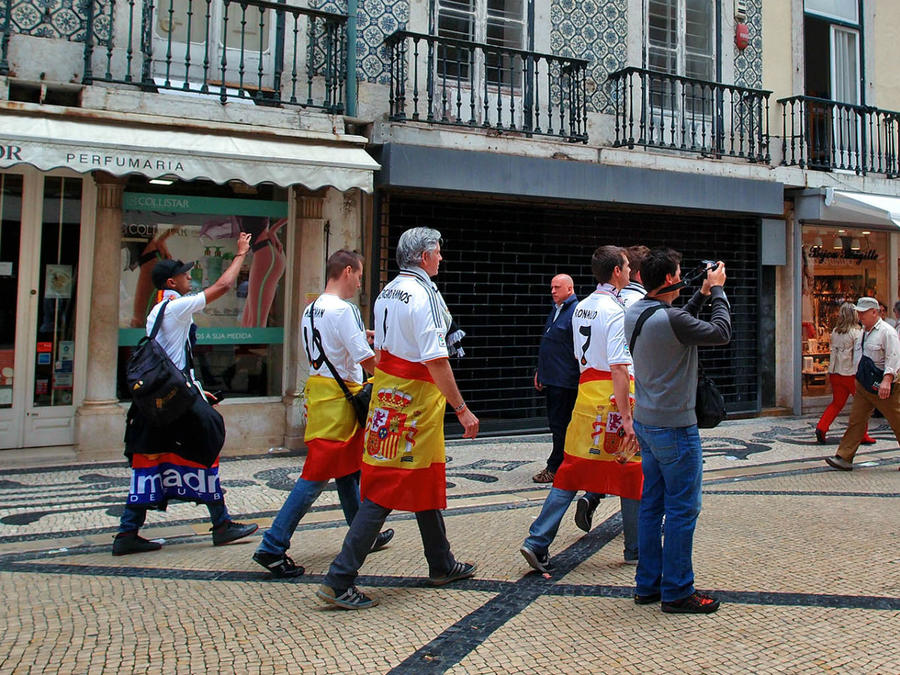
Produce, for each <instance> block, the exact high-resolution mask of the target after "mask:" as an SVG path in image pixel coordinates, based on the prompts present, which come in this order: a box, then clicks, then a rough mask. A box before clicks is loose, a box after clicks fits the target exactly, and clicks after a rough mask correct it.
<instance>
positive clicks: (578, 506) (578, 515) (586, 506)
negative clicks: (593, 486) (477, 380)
mask: <svg viewBox="0 0 900 675" xmlns="http://www.w3.org/2000/svg"><path fill="white" fill-rule="evenodd" d="M596 510H597V505H596V504H594V503H592V502H591V500H590V499H588V496H587V495H582V496H581V497H579V498H578V501H577V502H575V524H576V525H577V526H578V528H579V529H581V530H584V531H585V532H590V531H591V520H593V518H594V511H596Z"/></svg>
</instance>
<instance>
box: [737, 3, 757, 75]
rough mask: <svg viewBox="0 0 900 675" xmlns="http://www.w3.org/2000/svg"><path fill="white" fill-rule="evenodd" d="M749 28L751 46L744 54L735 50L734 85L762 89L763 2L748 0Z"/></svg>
mask: <svg viewBox="0 0 900 675" xmlns="http://www.w3.org/2000/svg"><path fill="white" fill-rule="evenodd" d="M746 23H747V28H748V29H749V32H750V45H749V46H748V47H747V48H746V49H745V50H744V51H742V52H740V51H738V50H737V49H735V53H734V83H735V84H736V85H738V86H741V87H750V88H753V89H759V88H761V87H762V0H747V21H746Z"/></svg>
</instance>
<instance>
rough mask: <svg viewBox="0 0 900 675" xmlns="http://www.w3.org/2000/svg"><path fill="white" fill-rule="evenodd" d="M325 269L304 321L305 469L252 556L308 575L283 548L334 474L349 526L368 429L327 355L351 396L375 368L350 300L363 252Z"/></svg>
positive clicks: (385, 535)
mask: <svg viewBox="0 0 900 675" xmlns="http://www.w3.org/2000/svg"><path fill="white" fill-rule="evenodd" d="M325 274H326V276H327V281H326V283H325V292H324V293H322V295H320V296H319V297H318V298H316V300H315V301H314V302H312V303H310V304H309V305H307V307H306V309H305V310H304V311H303V316H302V317H301V320H300V326H301V335H302V338H303V346H304V348H305V349H306V357H307V359H308V360H309V379H308V380H307V381H306V388H305V390H304V395H305V397H306V409H307V423H306V433H305V435H304V439H303V440H304V441H305V443H306V448H307V454H306V461H305V462H304V463H303V473H302V474H301V475H300V478H298V479H297V482H296V483H295V484H294V488H293V489H292V490H291V493H290V494H289V495H288V498H287V499H286V500H285V502H284V505H283V506H282V507H281V510H280V511H279V512H278V515H277V516H276V517H275V520H273V521H272V527H270V528H269V529H268V530H266V533H265V534H264V535H263V538H262V541H261V542H260V544H259V548H258V549H257V550H256V553H254V554H253V560H255V561H256V562H258V563H259V564H260V565H262V566H263V567H265V568H266V569H267V570H268V571H269V572H270V573H271V574H272V575H273V576H275V577H296V576H300V575H301V574H303V572H304V568H303V566H302V565H297V564H295V563H294V561H293V560H292V559H291V558H290V557H289V556H288V555H287V554H286V551H287V550H288V548H290V545H291V537H292V536H293V534H294V530H296V529H297V525H298V524H299V523H300V520H301V519H302V518H303V516H304V515H306V512H307V511H309V507H311V506H312V505H313V503H314V502H315V501H316V499H318V498H319V495H320V494H322V490H324V489H325V486H326V485H327V484H328V481H329V480H330V479H332V478H334V484H335V488H336V489H337V493H338V500H339V501H340V503H341V509H342V510H343V512H344V519H345V520H346V521H347V525H350V524H351V523H352V522H353V518H354V517H355V516H356V512H357V511H359V469H360V465H361V464H362V453H363V430H362V428H360V426H359V422H358V421H357V419H356V414H355V412H354V410H353V407H352V406H351V405H350V403H349V401H347V399H346V398H345V396H344V390H343V389H341V386H340V385H339V384H338V383H337V381H336V380H335V379H334V375H332V373H331V369H330V368H329V367H328V364H326V363H325V359H326V358H327V359H328V360H329V361H330V362H331V364H332V365H333V366H334V368H335V370H336V371H337V373H338V375H340V376H341V379H343V380H344V383H345V384H346V386H347V388H348V389H349V390H350V391H351V392H352V393H354V394H355V393H356V392H358V391H359V390H360V389H361V388H362V385H363V379H364V378H363V370H365V371H366V372H368V373H370V374H371V373H373V372H374V371H375V352H373V351H372V348H371V347H369V342H368V340H367V338H366V329H365V327H364V326H363V322H362V318H361V317H360V315H359V309H357V307H356V305H354V304H352V303H350V302H348V301H349V299H350V298H352V297H353V296H354V295H355V294H356V291H357V290H358V289H359V286H360V281H361V279H362V274H363V259H362V256H361V255H360V254H359V253H356V252H355V251H346V250H343V249H341V250H340V251H335V252H334V253H332V254H331V255H330V256H329V257H328V261H327V262H326V264H325ZM320 350H321V351H320ZM393 536H394V531H393V530H390V529H388V530H385V531H384V532H381V533H379V535H378V536H377V537H376V539H375V543H374V545H373V546H372V550H373V551H378V550H380V549H382V548H383V547H384V546H386V545H387V543H388V542H389V541H390V540H391V538H392V537H393Z"/></svg>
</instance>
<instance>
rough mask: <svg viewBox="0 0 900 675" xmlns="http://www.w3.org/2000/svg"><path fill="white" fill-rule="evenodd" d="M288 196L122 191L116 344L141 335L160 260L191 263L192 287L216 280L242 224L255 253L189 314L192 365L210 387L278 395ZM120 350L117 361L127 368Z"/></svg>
mask: <svg viewBox="0 0 900 675" xmlns="http://www.w3.org/2000/svg"><path fill="white" fill-rule="evenodd" d="M286 223H287V202H283V201H263V200H258V199H226V198H214V197H198V196H179V195H158V194H145V193H126V194H125V195H124V199H123V223H122V249H121V282H120V287H119V345H120V348H128V347H132V346H134V345H136V344H137V342H138V340H140V339H141V338H142V337H143V336H144V335H145V334H146V332H145V331H146V318H147V314H148V313H149V312H150V310H151V309H152V308H153V306H154V305H155V304H156V303H157V302H158V301H159V293H158V291H157V289H155V288H154V286H153V282H152V280H151V272H152V270H153V267H154V266H155V265H156V263H157V262H158V261H159V260H162V259H165V258H170V259H173V260H182V261H184V262H193V263H194V266H193V268H192V269H191V272H190V274H191V290H192V292H200V291H202V290H203V289H204V288H207V287H208V286H210V285H212V284H213V283H214V282H215V281H216V280H217V279H218V278H219V277H220V276H221V275H222V272H223V271H224V270H225V269H227V268H228V266H229V265H230V264H231V262H232V260H233V259H234V255H235V252H236V250H237V238H238V235H239V234H240V233H241V232H249V233H250V234H251V235H252V240H251V241H252V244H251V252H250V255H248V256H247V258H245V259H244V263H243V265H242V267H241V270H240V272H239V274H238V280H237V284H236V286H235V287H233V288H232V289H231V290H230V291H229V292H228V293H226V294H225V296H224V297H222V298H219V299H218V300H216V302H214V303H211V304H210V305H208V306H207V307H205V308H204V310H203V311H202V312H198V313H196V314H195V315H194V323H196V324H197V346H196V348H195V349H194V357H195V366H196V369H197V371H198V374H199V375H200V379H201V381H202V382H203V384H204V386H205V387H206V388H207V389H208V390H213V389H221V390H222V391H226V392H230V393H233V394H235V395H244V396H272V395H280V394H281V391H280V387H281V358H282V344H283V342H284V289H283V280H284V271H285V254H284V236H285V229H284V228H285V225H286ZM123 358H125V359H126V360H127V357H126V356H125V355H124V354H123V353H122V352H121V349H120V357H119V369H120V371H121V369H122V368H123V367H124V363H123Z"/></svg>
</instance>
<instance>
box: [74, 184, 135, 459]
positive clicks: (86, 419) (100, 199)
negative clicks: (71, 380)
mask: <svg viewBox="0 0 900 675" xmlns="http://www.w3.org/2000/svg"><path fill="white" fill-rule="evenodd" d="M94 180H95V182H96V184H97V217H96V219H95V223H96V224H95V231H94V259H93V260H92V261H91V265H92V268H91V278H92V282H91V315H90V324H89V329H88V355H87V364H86V368H87V381H86V387H85V397H84V402H83V403H82V405H81V406H80V407H79V408H78V411H77V412H76V414H75V442H76V444H77V448H78V455H79V458H82V459H85V458H90V457H91V456H96V455H97V454H106V453H108V452H109V451H113V450H118V449H119V448H121V446H122V435H123V433H124V430H125V415H124V413H123V411H122V408H121V407H120V406H119V402H118V397H117V396H116V365H117V359H118V348H119V321H118V318H119V265H120V260H121V257H120V253H119V249H120V246H121V236H122V193H123V192H124V183H123V182H122V181H121V180H118V179H115V178H113V177H111V176H109V175H107V174H103V173H99V174H96V175H95V177H94Z"/></svg>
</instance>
